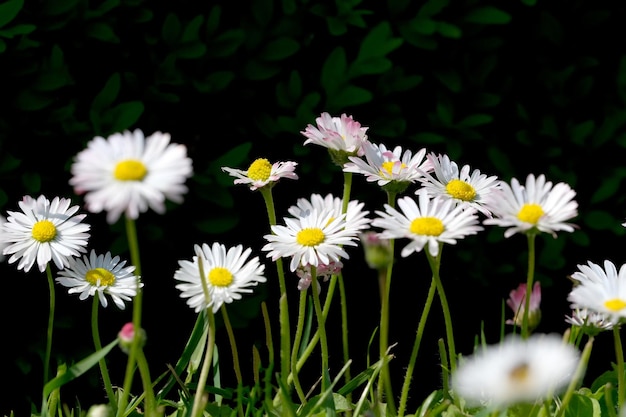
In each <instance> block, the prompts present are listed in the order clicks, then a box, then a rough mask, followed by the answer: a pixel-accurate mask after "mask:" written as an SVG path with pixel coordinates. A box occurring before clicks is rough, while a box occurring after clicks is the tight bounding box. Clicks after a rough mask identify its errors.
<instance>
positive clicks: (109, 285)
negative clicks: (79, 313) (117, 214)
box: [56, 250, 143, 310]
mask: <svg viewBox="0 0 626 417" xmlns="http://www.w3.org/2000/svg"><path fill="white" fill-rule="evenodd" d="M125 265H126V261H120V257H119V256H115V257H113V256H111V252H107V253H106V254H104V255H96V252H95V251H94V250H92V251H91V252H90V253H89V256H87V255H83V257H82V259H81V258H75V259H73V262H72V263H71V264H70V266H69V267H68V268H67V269H64V270H63V271H60V272H59V277H58V278H57V279H56V282H58V283H59V284H61V285H63V286H64V287H67V288H69V290H68V293H69V294H79V295H78V298H79V299H81V300H86V299H87V298H88V297H95V295H96V294H97V295H98V299H99V300H100V304H102V307H105V308H106V307H107V306H108V301H107V297H106V296H107V295H108V296H109V297H111V299H112V300H113V302H114V303H115V305H116V306H117V307H118V308H119V309H120V310H124V308H125V306H126V305H125V302H126V301H130V300H131V299H132V297H134V296H135V295H137V289H138V288H142V287H143V283H141V282H139V279H140V278H139V277H137V276H135V274H134V271H135V267H134V266H132V265H130V266H125Z"/></svg>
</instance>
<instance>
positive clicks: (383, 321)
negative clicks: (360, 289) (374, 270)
mask: <svg viewBox="0 0 626 417" xmlns="http://www.w3.org/2000/svg"><path fill="white" fill-rule="evenodd" d="M387 204H389V205H390V206H391V207H395V205H396V194H395V193H394V192H391V191H388V192H387ZM389 246H390V251H391V253H394V239H390V240H389ZM392 272H393V262H389V265H388V266H387V274H386V276H385V282H384V285H382V288H384V293H383V294H381V300H382V301H381V305H380V336H379V339H378V340H379V354H380V358H381V359H383V363H382V368H381V370H380V374H379V376H378V389H377V392H378V395H377V397H378V398H377V400H378V402H379V403H382V402H383V393H384V394H385V397H386V402H387V407H389V409H390V410H392V414H395V409H396V407H395V402H394V398H393V388H392V386H391V375H390V373H389V357H388V352H387V350H388V349H389V293H390V292H391V276H392Z"/></svg>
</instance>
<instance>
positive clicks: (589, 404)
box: [563, 392, 601, 417]
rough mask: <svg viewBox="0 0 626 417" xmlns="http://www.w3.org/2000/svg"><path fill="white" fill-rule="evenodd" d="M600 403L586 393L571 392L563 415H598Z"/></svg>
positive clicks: (597, 416) (591, 416)
mask: <svg viewBox="0 0 626 417" xmlns="http://www.w3.org/2000/svg"><path fill="white" fill-rule="evenodd" d="M600 415H601V412H600V403H599V402H598V400H596V399H595V398H592V397H590V396H587V395H581V394H579V393H577V392H575V393H573V395H572V397H571V398H570V401H569V403H568V404H567V408H566V409H565V412H564V413H563V417H600Z"/></svg>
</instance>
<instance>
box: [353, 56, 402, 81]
mask: <svg viewBox="0 0 626 417" xmlns="http://www.w3.org/2000/svg"><path fill="white" fill-rule="evenodd" d="M392 65H393V64H392V63H391V61H390V60H388V59H387V58H385V57H372V58H367V59H364V60H359V61H355V62H353V63H352V64H351V65H350V69H349V70H348V78H355V77H357V76H360V75H371V74H383V73H385V72H387V71H389V70H390V69H391V67H392Z"/></svg>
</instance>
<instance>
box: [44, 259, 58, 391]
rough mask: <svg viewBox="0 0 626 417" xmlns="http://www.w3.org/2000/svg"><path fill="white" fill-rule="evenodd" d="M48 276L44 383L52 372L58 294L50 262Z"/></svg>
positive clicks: (47, 266) (47, 268)
mask: <svg viewBox="0 0 626 417" xmlns="http://www.w3.org/2000/svg"><path fill="white" fill-rule="evenodd" d="M46 276H47V277H48V290H49V296H50V304H49V306H50V311H49V312H48V330H47V333H46V352H45V354H44V359H43V385H46V384H47V383H48V378H49V375H50V374H49V372H50V356H51V354H52V333H53V331H54V311H55V309H56V294H55V288H54V279H53V278H52V270H51V269H50V264H49V263H48V264H47V265H46Z"/></svg>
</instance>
